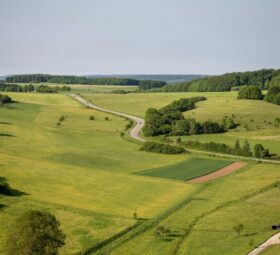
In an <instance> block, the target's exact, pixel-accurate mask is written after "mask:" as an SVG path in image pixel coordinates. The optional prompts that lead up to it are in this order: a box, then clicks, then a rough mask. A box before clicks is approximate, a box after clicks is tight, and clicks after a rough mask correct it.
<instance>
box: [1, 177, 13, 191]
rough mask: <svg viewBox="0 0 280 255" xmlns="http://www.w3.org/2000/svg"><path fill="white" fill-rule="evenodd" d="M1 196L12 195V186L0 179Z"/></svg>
mask: <svg viewBox="0 0 280 255" xmlns="http://www.w3.org/2000/svg"><path fill="white" fill-rule="evenodd" d="M0 194H2V195H8V196H9V195H11V186H10V185H9V184H8V183H7V182H5V181H4V180H2V178H1V177H0Z"/></svg>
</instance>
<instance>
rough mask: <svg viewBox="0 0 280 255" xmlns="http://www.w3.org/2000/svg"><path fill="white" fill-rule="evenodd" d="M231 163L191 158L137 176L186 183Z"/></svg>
mask: <svg viewBox="0 0 280 255" xmlns="http://www.w3.org/2000/svg"><path fill="white" fill-rule="evenodd" d="M231 163H232V161H228V160H218V159H209V158H190V159H187V160H185V161H182V162H179V163H177V164H173V165H170V166H165V167H161V168H156V169H150V170H146V171H143V172H139V173H136V174H138V175H145V176H151V177H160V178H167V179H175V180H184V181H186V180H190V179H193V178H196V177H199V176H203V175H207V174H209V173H212V172H214V171H217V170H219V169H221V168H223V167H225V166H227V165H230V164H231Z"/></svg>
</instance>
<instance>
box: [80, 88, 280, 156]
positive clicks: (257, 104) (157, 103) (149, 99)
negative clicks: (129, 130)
mask: <svg viewBox="0 0 280 255" xmlns="http://www.w3.org/2000/svg"><path fill="white" fill-rule="evenodd" d="M85 96H86V97H87V98H89V99H90V100H91V101H92V102H93V103H95V104H97V105H100V106H103V107H106V108H108V109H113V110H117V111H121V112H127V113H130V114H135V115H138V116H140V117H144V116H145V112H146V110H147V109H148V108H149V107H154V108H157V109H159V108H161V107H163V106H165V105H167V104H169V103H170V102H172V101H174V100H177V99H180V98H184V97H195V96H205V97H207V100H206V101H202V102H198V103H197V107H196V108H195V109H194V110H191V111H187V112H185V113H184V115H185V117H187V118H195V119H196V120H198V121H205V120H209V119H210V120H215V121H221V120H222V119H223V117H225V116H229V117H231V116H233V117H234V120H235V122H236V123H238V124H239V126H238V127H237V128H236V129H234V130H231V131H229V132H227V133H224V134H214V135H213V134H211V135H209V134H206V135H193V136H185V137H183V138H182V139H183V140H198V141H201V142H208V141H216V142H222V143H226V144H228V145H234V142H235V140H236V139H240V141H241V142H243V141H244V140H245V139H248V140H249V141H250V143H251V145H252V146H253V145H254V144H256V143H262V144H263V145H264V146H266V147H267V148H269V149H270V151H271V152H272V153H277V154H279V155H280V146H279V143H280V135H279V134H280V127H275V126H274V125H273V124H274V120H275V118H280V110H279V106H278V105H274V104H270V103H267V102H265V101H259V100H237V92H204V93H144V94H141V96H139V94H137V93H135V94H133V93H130V94H125V95H110V94H108V95H99V94H91V95H86V94H85Z"/></svg>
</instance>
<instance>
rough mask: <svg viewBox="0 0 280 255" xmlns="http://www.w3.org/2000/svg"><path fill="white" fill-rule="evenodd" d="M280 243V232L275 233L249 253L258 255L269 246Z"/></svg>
mask: <svg viewBox="0 0 280 255" xmlns="http://www.w3.org/2000/svg"><path fill="white" fill-rule="evenodd" d="M274 244H280V233H277V234H275V235H274V236H272V237H270V238H269V239H267V240H266V241H265V242H264V243H262V244H261V245H260V246H259V247H257V248H256V249H255V250H253V251H251V252H250V253H248V255H258V254H261V253H262V252H263V251H264V250H265V249H266V248H267V247H268V246H270V245H274Z"/></svg>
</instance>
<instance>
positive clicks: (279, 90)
mask: <svg viewBox="0 0 280 255" xmlns="http://www.w3.org/2000/svg"><path fill="white" fill-rule="evenodd" d="M264 99H265V100H266V101H267V102H270V103H273V104H278V105H280V86H278V87H277V86H275V87H270V88H269V90H268V91H267V94H266V95H265V98H264Z"/></svg>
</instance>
